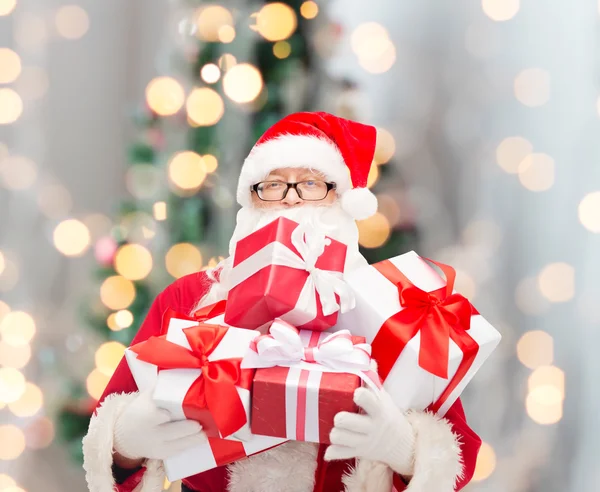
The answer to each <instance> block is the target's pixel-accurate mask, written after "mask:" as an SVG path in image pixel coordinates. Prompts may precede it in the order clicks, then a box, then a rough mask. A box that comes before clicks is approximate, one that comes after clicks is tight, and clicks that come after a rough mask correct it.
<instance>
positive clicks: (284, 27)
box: [251, 2, 298, 41]
mask: <svg viewBox="0 0 600 492" xmlns="http://www.w3.org/2000/svg"><path fill="white" fill-rule="evenodd" d="M253 18H254V19H255V21H256V24H255V25H254V26H251V28H252V29H254V30H255V31H258V32H259V33H260V35H261V36H262V37H263V38H265V39H266V40H267V41H283V40H284V39H287V38H289V37H290V36H291V35H292V34H294V31H295V30H296V27H297V26H298V19H297V18H296V12H294V9H292V8H291V7H290V6H289V5H286V4H284V3H281V2H273V3H268V4H266V5H265V6H264V7H263V8H261V9H260V11H259V12H258V14H253Z"/></svg>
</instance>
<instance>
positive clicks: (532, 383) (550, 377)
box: [527, 366, 565, 400]
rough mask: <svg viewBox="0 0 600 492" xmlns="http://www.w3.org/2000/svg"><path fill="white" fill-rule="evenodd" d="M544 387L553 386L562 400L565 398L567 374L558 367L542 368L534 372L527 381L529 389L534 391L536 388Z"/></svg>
mask: <svg viewBox="0 0 600 492" xmlns="http://www.w3.org/2000/svg"><path fill="white" fill-rule="evenodd" d="M543 386H551V387H553V388H556V389H557V391H558V392H559V394H560V395H562V396H561V400H562V399H564V396H565V373H564V372H563V370H562V369H560V368H558V367H556V366H540V367H538V368H537V369H536V370H535V371H533V372H532V373H531V374H530V375H529V378H528V380H527V388H528V390H529V391H533V390H534V389H536V388H539V387H543Z"/></svg>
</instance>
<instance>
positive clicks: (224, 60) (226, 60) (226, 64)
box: [218, 53, 237, 72]
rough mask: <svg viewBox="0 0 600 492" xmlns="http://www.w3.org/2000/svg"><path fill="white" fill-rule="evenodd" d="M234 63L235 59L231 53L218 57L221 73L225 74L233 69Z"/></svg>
mask: <svg viewBox="0 0 600 492" xmlns="http://www.w3.org/2000/svg"><path fill="white" fill-rule="evenodd" d="M236 63H237V60H236V59H235V56H233V55H232V54H231V53H225V54H223V55H221V56H220V57H219V63H218V65H219V68H220V69H221V71H222V72H227V70H230V69H231V68H232V67H234V66H235V65H236Z"/></svg>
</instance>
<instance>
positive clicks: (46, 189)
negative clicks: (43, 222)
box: [37, 183, 73, 219]
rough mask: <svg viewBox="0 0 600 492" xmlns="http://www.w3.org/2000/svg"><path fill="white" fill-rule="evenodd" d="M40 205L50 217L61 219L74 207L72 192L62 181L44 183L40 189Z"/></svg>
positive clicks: (38, 198) (38, 200)
mask: <svg viewBox="0 0 600 492" xmlns="http://www.w3.org/2000/svg"><path fill="white" fill-rule="evenodd" d="M37 202H38V206H39V207H40V210H41V212H42V213H43V214H44V215H45V216H46V217H48V218H49V219H61V218H64V217H65V215H67V214H68V213H69V212H70V211H71V208H72V207H73V200H72V199H71V194H70V193H69V190H67V189H66V188H65V187H64V186H63V185H62V184H60V183H43V184H42V186H41V188H40V189H39V191H38V196H37Z"/></svg>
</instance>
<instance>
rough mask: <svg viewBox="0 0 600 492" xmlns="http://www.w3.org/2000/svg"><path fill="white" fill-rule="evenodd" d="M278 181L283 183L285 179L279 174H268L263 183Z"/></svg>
mask: <svg viewBox="0 0 600 492" xmlns="http://www.w3.org/2000/svg"><path fill="white" fill-rule="evenodd" d="M277 179H280V180H281V181H285V178H284V177H283V176H282V175H281V174H269V175H268V176H267V177H266V178H265V179H264V181H275V180H277Z"/></svg>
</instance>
